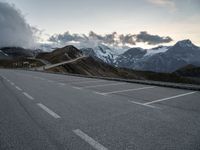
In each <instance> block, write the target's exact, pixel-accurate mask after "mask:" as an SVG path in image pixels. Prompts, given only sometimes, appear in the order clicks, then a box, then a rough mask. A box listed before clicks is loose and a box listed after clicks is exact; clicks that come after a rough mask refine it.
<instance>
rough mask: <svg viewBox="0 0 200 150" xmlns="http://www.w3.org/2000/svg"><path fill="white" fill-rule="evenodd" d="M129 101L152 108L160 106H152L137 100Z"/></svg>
mask: <svg viewBox="0 0 200 150" xmlns="http://www.w3.org/2000/svg"><path fill="white" fill-rule="evenodd" d="M129 102H130V103H133V104H137V105H142V106H146V107H150V108H158V107H156V106H152V105H148V104H145V103H140V102H136V101H129Z"/></svg>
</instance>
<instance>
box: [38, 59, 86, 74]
mask: <svg viewBox="0 0 200 150" xmlns="http://www.w3.org/2000/svg"><path fill="white" fill-rule="evenodd" d="M84 58H87V56H81V57H78V58H75V59H72V60H67V61H63V62H60V63H56V64H47V65H45V66H42V67H38V68H36V70H40V71H42V70H45V69H50V68H54V67H57V66H61V65H65V64H69V63H73V62H76V61H78V60H80V59H84Z"/></svg>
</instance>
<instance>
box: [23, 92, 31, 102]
mask: <svg viewBox="0 0 200 150" xmlns="http://www.w3.org/2000/svg"><path fill="white" fill-rule="evenodd" d="M23 94H24V95H25V96H26V97H28V98H29V99H31V100H34V98H33V97H32V96H30V95H29V94H28V93H26V92H23Z"/></svg>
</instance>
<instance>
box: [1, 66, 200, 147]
mask: <svg viewBox="0 0 200 150" xmlns="http://www.w3.org/2000/svg"><path fill="white" fill-rule="evenodd" d="M0 149H1V150H7V149H8V150H10V149H14V150H23V149H24V150H43V149H44V150H46V149H48V150H51V149H52V150H55V149H58V150H199V149H200V93H199V92H196V91H188V90H180V89H173V88H164V87H157V86H150V85H142V84H132V83H125V82H116V81H106V80H100V79H90V78H83V77H75V76H67V75H58V74H49V73H42V72H34V71H22V70H4V69H0Z"/></svg>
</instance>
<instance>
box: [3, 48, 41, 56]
mask: <svg viewBox="0 0 200 150" xmlns="http://www.w3.org/2000/svg"><path fill="white" fill-rule="evenodd" d="M40 52H41V50H39V49H37V50H31V49H24V48H21V47H3V48H0V55H1V56H2V54H3V55H4V56H6V57H9V58H13V59H15V58H19V57H21V58H22V57H24V58H26V57H34V56H35V55H37V54H38V53H40Z"/></svg>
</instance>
